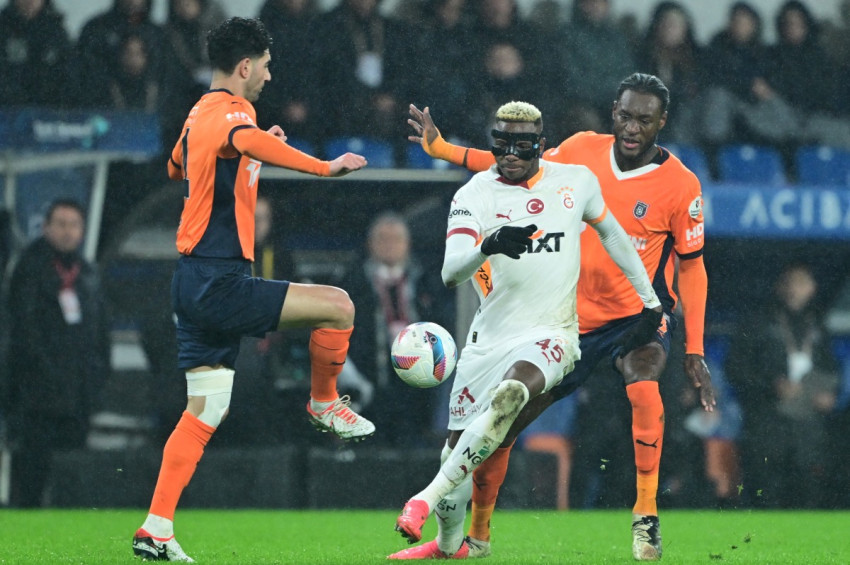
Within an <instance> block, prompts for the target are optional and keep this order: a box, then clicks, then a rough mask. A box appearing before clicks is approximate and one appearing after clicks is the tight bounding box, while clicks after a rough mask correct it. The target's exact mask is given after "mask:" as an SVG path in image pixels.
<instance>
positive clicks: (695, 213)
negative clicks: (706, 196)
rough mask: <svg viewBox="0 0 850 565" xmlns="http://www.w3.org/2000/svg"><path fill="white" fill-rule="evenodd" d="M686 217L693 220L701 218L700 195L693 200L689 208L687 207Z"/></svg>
mask: <svg viewBox="0 0 850 565" xmlns="http://www.w3.org/2000/svg"><path fill="white" fill-rule="evenodd" d="M688 215H689V216H690V217H691V218H693V219H694V220H698V219H700V218H701V217H702V195H700V196H697V197H696V198H694V199H693V201H692V202H691V204H690V206H688Z"/></svg>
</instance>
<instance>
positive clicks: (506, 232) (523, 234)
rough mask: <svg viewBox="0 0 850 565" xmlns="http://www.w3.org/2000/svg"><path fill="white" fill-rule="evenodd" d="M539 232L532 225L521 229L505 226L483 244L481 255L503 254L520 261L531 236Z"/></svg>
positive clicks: (489, 236) (488, 237)
mask: <svg viewBox="0 0 850 565" xmlns="http://www.w3.org/2000/svg"><path fill="white" fill-rule="evenodd" d="M536 231H537V226H536V225H534V224H531V225H530V226H525V227H524V228H521V227H519V226H503V227H501V228H499V229H497V230H496V231H494V232H493V233H491V234H490V235H488V236H487V237H486V238H485V239H484V241H482V242H481V253H483V254H484V255H495V254H497V253H501V254H502V255H507V256H508V257H510V258H511V259H519V255H520V253H522V252H523V251H525V250H526V249H527V248H528V244H529V243H531V236H532V234H534V232H536Z"/></svg>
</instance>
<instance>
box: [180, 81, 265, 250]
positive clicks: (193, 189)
mask: <svg viewBox="0 0 850 565" xmlns="http://www.w3.org/2000/svg"><path fill="white" fill-rule="evenodd" d="M256 117H257V115H256V112H255V110H254V107H253V106H252V105H251V103H250V102H248V101H247V100H246V99H244V98H241V97H239V96H234V95H233V94H231V93H230V92H228V91H227V90H212V91H210V92H207V93H206V94H204V96H202V97H201V99H200V100H199V101H198V103H197V104H195V106H194V108H192V111H191V112H189V117H188V118H186V122H185V124H184V125H183V133H182V135H181V136H180V139H179V140H178V142H177V144H176V145H175V146H174V149H173V151H172V152H171V166H172V167H173V168H175V169H177V170H180V171H181V172H182V177H183V180H184V182H185V185H186V192H185V194H184V200H183V213H182V215H181V217H180V227H179V228H178V229H177V250H178V251H179V252H180V253H181V254H183V255H195V256H199V257H222V258H231V259H233V258H245V259H248V260H249V261H253V260H254V209H255V208H256V205H257V180H258V179H259V177H260V166H261V162H260V161H258V160H255V159H250V158H248V157H246V156H244V155H242V154H240V153H239V151H237V150H236V148H235V147H234V146H233V134H234V133H235V132H237V131H239V130H240V129H245V128H256V127H257V126H256V124H255V122H256Z"/></svg>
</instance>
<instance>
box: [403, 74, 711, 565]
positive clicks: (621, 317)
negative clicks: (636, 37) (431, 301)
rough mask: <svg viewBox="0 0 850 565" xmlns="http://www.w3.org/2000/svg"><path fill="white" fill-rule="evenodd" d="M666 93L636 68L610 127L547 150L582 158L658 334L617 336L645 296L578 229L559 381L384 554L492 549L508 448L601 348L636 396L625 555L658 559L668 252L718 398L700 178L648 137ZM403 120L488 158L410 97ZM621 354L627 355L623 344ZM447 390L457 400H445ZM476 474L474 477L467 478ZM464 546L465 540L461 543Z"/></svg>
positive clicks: (434, 140)
mask: <svg viewBox="0 0 850 565" xmlns="http://www.w3.org/2000/svg"><path fill="white" fill-rule="evenodd" d="M669 101H670V93H669V91H668V89H667V87H666V86H665V85H664V83H663V82H662V81H661V80H660V79H658V78H657V77H655V76H652V75H648V74H642V73H635V74H633V75H631V76H629V77H628V78H626V79H625V80H624V81H623V82H622V83H621V84H620V86H619V89H618V91H617V97H616V100H615V101H614V105H613V109H612V118H613V122H614V125H613V135H611V134H607V135H606V134H597V133H593V132H582V133H578V134H576V135H573V136H572V137H570V138H569V139H567V140H565V141H564V142H563V143H561V145H559V146H558V147H556V148H553V149H549V150H547V151H546V152H545V153H544V155H543V159H544V160H549V161H554V162H559V163H566V164H580V165H585V166H587V167H588V168H589V169H590V170H591V171H592V172H593V173H594V174H595V175H596V176H597V178H598V179H599V182H600V184H601V187H602V196H603V198H604V199H605V202H606V204H607V205H608V208H609V209H610V211H611V212H612V213H613V214H614V217H615V218H616V219H617V220H618V221H619V222H620V224H621V225H622V226H623V229H625V231H626V233H627V234H628V235H629V236H630V237H631V239H632V242H633V243H634V245H635V247H636V249H637V250H638V253H639V255H640V256H641V259H642V260H643V263H644V266H645V268H646V270H647V273H648V274H649V277H650V279H651V280H652V281H653V286H654V287H655V291H656V293H657V294H658V296H659V298H660V299H661V303H662V305H663V307H664V311H665V315H664V317H663V319H662V323H661V325H660V327H659V328H658V331H657V332H656V335H655V339H653V340H652V341H650V342H649V343H646V344H643V345H642V346H640V347H637V348H635V349H633V350H631V351H628V349H625V350H624V348H623V347H622V339H623V337H624V336H625V335H627V334H629V332H630V331H631V330H632V329H633V328H634V326H635V325H636V324H638V323H640V321H641V311H642V307H643V305H642V303H641V300H640V298H639V297H638V295H637V293H635V292H634V290H632V288H631V284H630V283H629V281H628V279H627V278H626V277H625V276H624V275H623V273H622V272H621V271H619V270H618V269H617V267H616V265H615V264H614V262H613V261H612V260H611V259H610V258H609V257H608V256H607V254H605V253H604V250H603V248H602V244H601V242H600V241H599V237H598V236H597V235H596V232H595V231H594V230H588V229H585V230H584V232H583V233H582V237H581V273H580V276H579V282H578V316H579V332H580V335H581V338H580V347H581V354H582V356H581V359H580V360H579V361H578V362H577V363H576V365H575V369H574V370H573V372H572V373H570V374H568V375H567V376H566V377H565V378H564V380H563V382H562V383H561V384H560V385H559V386H557V387H555V388H554V389H552V390H551V391H549V392H548V393H546V394H542V395H539V396H538V397H536V398H535V399H533V400H532V401H531V402H529V403H528V404H527V405H526V406H525V408H524V409H523V412H522V413H521V414H520V416H519V418H517V420H516V421H515V423H514V425H513V427H512V428H511V431H510V432H509V434H508V436H507V437H506V438H505V440H504V441H503V442H502V444H501V447H500V448H499V449H497V450H496V452H495V453H494V454H493V455H491V456H490V457H489V458H488V459H486V460H485V461H484V463H483V464H482V465H481V466H480V467H479V468H478V469H476V470H475V472H474V474H473V477H472V481H471V482H470V483H469V484H468V485H467V486H466V488H463V487H458V488H457V489H456V490H455V491H454V493H453V494H452V496H453V498H452V499H451V500H449V499H448V498H447V499H444V500H443V501H441V503H440V504H439V505H438V512H439V514H440V520H438V525H439V533H438V536H437V539H436V540H433V541H431V542H428V543H426V544H423V545H420V546H417V547H413V548H410V549H407V550H404V551H400V552H398V553H395V554H393V555H391V556H390V559H449V558H458V557H460V556H461V555H463V556H464V557H485V556H487V555H489V554H490V542H489V540H490V518H491V516H492V513H493V510H494V508H495V503H496V497H497V495H498V490H499V487H500V486H501V484H502V483H503V482H504V478H505V473H506V471H507V464H508V458H509V456H510V449H511V447H512V445H513V442H514V440H515V439H516V437H517V436H518V435H519V433H520V432H521V431H522V430H523V429H524V428H525V427H526V426H527V425H528V424H529V423H531V422H532V421H533V420H534V418H536V417H537V416H538V415H539V414H540V413H541V412H542V411H543V410H545V409H546V408H547V407H548V406H550V405H551V404H552V403H553V402H555V401H557V400H559V399H560V398H564V397H565V396H567V395H569V394H570V393H572V392H573V391H574V390H575V389H576V388H578V387H579V386H580V385H581V384H582V383H583V382H584V381H585V380H586V379H587V378H588V377H589V376H590V374H591V372H592V370H593V368H594V367H595V366H596V365H597V364H598V363H599V362H600V361H601V360H602V359H604V358H608V359H610V360H611V361H612V362H613V363H614V365H615V367H616V368H617V370H618V371H619V372H620V374H622V376H623V381H624V385H625V388H626V393H627V395H628V398H629V401H630V402H631V405H632V436H633V440H634V449H635V465H636V468H637V500H636V502H635V505H634V507H633V509H632V554H633V557H634V558H635V559H637V560H639V561H654V560H658V559H660V558H661V554H662V545H661V533H660V526H659V521H658V509H657V504H656V495H657V490H658V470H659V464H660V460H661V446H662V440H663V435H664V407H663V404H662V401H661V395H660V394H659V391H658V379H659V378H660V375H661V373H662V372H663V370H664V367H665V365H666V362H667V352H668V351H669V347H670V331H672V330H673V329H674V328H673V327H672V326H673V323H674V322H675V318H673V317H672V314H671V313H672V311H673V309H674V308H675V305H676V300H677V297H676V294H675V293H674V292H673V288H672V283H673V275H674V273H675V259H674V257H673V255H672V253H671V252H672V251H675V253H676V257H678V262H679V281H678V288H679V294H680V295H681V299H682V309H683V313H684V323H685V336H686V345H685V346H686V355H685V372H686V373H687V374H688V376H689V377H690V378H691V380H692V382H693V385H694V386H695V387H696V388H698V389H699V391H700V401H701V404H702V406H703V408H704V409H705V410H707V411H711V410H713V408H714V406H715V399H714V391H713V388H712V385H711V376H710V374H709V371H708V368H707V366H706V364H705V360H704V357H703V355H704V352H703V331H704V318H705V301H706V294H707V289H708V278H707V276H706V272H705V265H704V263H703V258H702V250H703V244H704V233H703V232H704V223H703V215H702V194H701V188H700V183H699V180H698V179H697V178H696V176H695V175H694V174H693V173H692V172H691V171H689V170H688V169H687V168H686V167H685V166H684V165H682V163H681V161H679V160H678V159H677V158H676V157H675V156H673V155H672V154H671V153H670V152H669V151H667V150H666V149H664V148H663V147H660V146H658V145H656V140H657V138H658V133H659V132H660V130H661V129H662V128H663V127H664V125H665V123H666V121H667V106H668V104H669ZM410 114H411V116H412V119H409V120H408V123H409V124H410V125H411V126H412V127H413V128H414V130H415V132H416V135H413V136H410V137H409V139H410V140H411V141H414V142H418V143H421V144H422V146H423V148H424V149H425V150H426V151H427V152H428V154H429V155H431V156H432V157H436V158H440V159H444V160H447V161H450V162H452V163H454V164H457V165H462V166H465V167H467V168H468V169H470V170H473V171H481V170H485V169H487V168H489V167H490V166H492V165H493V164H494V162H495V159H494V157H493V155H492V154H491V153H490V152H487V151H481V150H475V149H468V148H464V147H458V146H454V145H451V144H449V143H447V142H446V141H445V140H443V138H442V137H441V136H440V134H439V131H438V130H437V127H436V125H435V124H434V121H433V120H432V118H431V116H430V113H429V110H428V108H425V110H424V112H423V111H420V110H419V109H418V108H416V107H415V106H413V105H411V107H410ZM624 351H626V354H625V355H623V352H624ZM453 400H455V399H453ZM473 485H474V487H473ZM470 496H471V498H472V525H471V527H470V531H469V535H468V536H466V537H465V538H464V536H463V522H464V517H465V513H466V505H467V503H468V501H469V498H470ZM464 545H465V546H467V547H466V548H464V547H463V546H464Z"/></svg>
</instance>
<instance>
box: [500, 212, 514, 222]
mask: <svg viewBox="0 0 850 565" xmlns="http://www.w3.org/2000/svg"><path fill="white" fill-rule="evenodd" d="M511 212H513V210H508V213H507V214H499V213H498V212H496V219H497V220H498V219H499V218H501V219H503V220H507V221H509V222H510V221H511Z"/></svg>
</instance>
